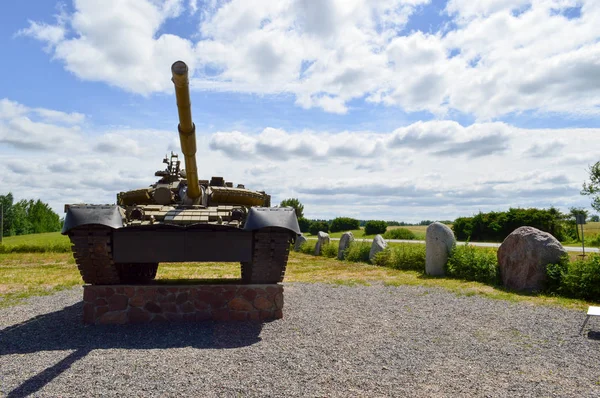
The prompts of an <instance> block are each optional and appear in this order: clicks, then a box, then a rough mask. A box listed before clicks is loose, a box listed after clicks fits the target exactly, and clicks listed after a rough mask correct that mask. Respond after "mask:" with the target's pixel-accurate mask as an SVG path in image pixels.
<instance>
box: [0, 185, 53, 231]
mask: <svg viewBox="0 0 600 398" xmlns="http://www.w3.org/2000/svg"><path fill="white" fill-rule="evenodd" d="M0 204H2V207H3V213H4V221H3V226H2V229H3V231H2V232H3V236H13V235H25V234H38V233H42V232H55V231H60V228H61V226H62V223H61V220H60V217H59V216H58V214H56V213H55V212H54V211H53V210H52V209H51V208H50V206H48V205H47V204H46V203H44V202H42V201H41V200H39V199H38V200H33V199H30V200H25V199H23V200H20V201H18V202H17V203H14V198H13V195H12V193H8V194H7V195H0Z"/></svg>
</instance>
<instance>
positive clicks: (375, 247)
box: [369, 235, 387, 261]
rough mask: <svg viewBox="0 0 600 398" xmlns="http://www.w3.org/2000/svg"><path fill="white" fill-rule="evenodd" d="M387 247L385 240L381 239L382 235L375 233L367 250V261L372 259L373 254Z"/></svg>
mask: <svg viewBox="0 0 600 398" xmlns="http://www.w3.org/2000/svg"><path fill="white" fill-rule="evenodd" d="M386 247H387V242H386V241H385V240H384V239H383V236H381V235H376V236H375V239H373V243H372V244H371V251H370V252H369V261H373V259H374V258H375V255H376V254H377V253H379V252H381V251H383V250H385V248H386Z"/></svg>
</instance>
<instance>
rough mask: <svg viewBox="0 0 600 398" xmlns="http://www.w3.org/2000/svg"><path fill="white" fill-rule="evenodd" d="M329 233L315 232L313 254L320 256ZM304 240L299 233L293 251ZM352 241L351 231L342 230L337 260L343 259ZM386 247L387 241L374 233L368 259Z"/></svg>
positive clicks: (297, 248) (298, 248)
mask: <svg viewBox="0 0 600 398" xmlns="http://www.w3.org/2000/svg"><path fill="white" fill-rule="evenodd" d="M329 241H330V239H329V234H328V233H326V232H323V231H319V233H318V234H317V244H316V245H315V256H320V255H321V250H322V249H323V246H325V245H327V244H329ZM305 242H306V238H305V237H304V236H303V235H300V236H298V237H297V238H296V244H295V245H294V250H295V251H299V250H300V247H301V246H302V245H303V244H304V243H305ZM352 242H354V235H353V234H352V232H350V231H348V232H344V233H343V234H342V237H341V238H340V243H339V245H338V254H337V258H338V260H343V259H344V252H345V251H346V249H347V248H348V247H350V244H352ZM386 247H387V242H386V241H385V239H383V237H382V236H381V235H376V236H375V238H373V242H372V243H371V251H370V252H369V260H373V258H375V255H376V254H377V253H379V252H381V251H383V250H385V248H386Z"/></svg>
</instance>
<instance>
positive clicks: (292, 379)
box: [0, 283, 600, 397]
mask: <svg viewBox="0 0 600 398" xmlns="http://www.w3.org/2000/svg"><path fill="white" fill-rule="evenodd" d="M81 297H82V290H81V288H76V289H73V290H69V291H64V292H60V293H57V294H55V295H53V296H48V297H38V298H33V299H31V300H30V301H29V302H28V303H27V304H24V305H20V306H15V307H11V308H7V309H2V310H0V328H2V330H1V331H0V395H3V396H9V397H21V396H27V395H29V394H32V395H34V396H92V395H94V396H182V395H188V396H285V397H289V396H302V397H305V396H328V397H329V396H333V397H335V396H417V397H437V396H453V397H455V396H465V397H467V396H469V397H470V396H491V397H515V396H544V397H547V396H559V397H598V396H600V340H598V339H599V338H600V337H598V335H599V333H597V332H596V331H597V330H599V329H600V321H598V320H597V319H592V320H591V321H590V326H589V327H588V328H586V329H587V330H586V332H585V333H584V336H579V335H578V334H577V333H578V331H579V327H580V325H581V323H582V321H583V319H584V313H583V312H581V311H571V310H565V309H561V308H553V307H543V306H533V305H529V304H518V303H511V302H506V301H498V300H490V299H486V298H482V297H478V296H457V295H455V294H453V293H449V292H447V291H445V290H442V289H432V288H423V287H409V286H401V287H386V286H383V285H374V286H353V287H348V286H332V285H325V284H300V283H294V284H286V285H285V307H284V319H282V320H278V321H274V322H270V323H265V324H246V323H216V322H215V323H213V322H207V323H198V324H194V323H182V324H172V325H165V324H155V325H146V326H142V325H125V326H83V325H82V324H81V313H82V305H81ZM590 329H591V331H590ZM588 331H590V332H589V333H588Z"/></svg>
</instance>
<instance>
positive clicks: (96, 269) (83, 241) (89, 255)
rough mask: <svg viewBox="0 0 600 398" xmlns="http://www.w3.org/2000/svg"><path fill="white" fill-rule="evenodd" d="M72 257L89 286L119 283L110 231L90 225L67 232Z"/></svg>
mask: <svg viewBox="0 0 600 398" xmlns="http://www.w3.org/2000/svg"><path fill="white" fill-rule="evenodd" d="M69 238H70V239H71V243H72V247H71V250H72V251H73V257H75V263H76V264H77V268H79V272H80V273H81V277H82V278H83V281H84V282H85V283H89V284H91V285H111V284H118V283H120V282H121V280H120V277H119V272H118V270H117V267H116V266H115V264H114V263H113V261H112V229H110V228H107V227H102V226H96V225H90V226H84V227H78V228H74V229H72V230H71V231H69Z"/></svg>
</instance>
